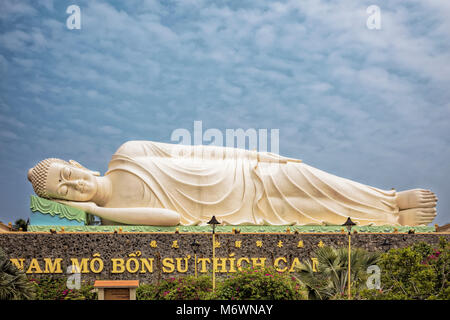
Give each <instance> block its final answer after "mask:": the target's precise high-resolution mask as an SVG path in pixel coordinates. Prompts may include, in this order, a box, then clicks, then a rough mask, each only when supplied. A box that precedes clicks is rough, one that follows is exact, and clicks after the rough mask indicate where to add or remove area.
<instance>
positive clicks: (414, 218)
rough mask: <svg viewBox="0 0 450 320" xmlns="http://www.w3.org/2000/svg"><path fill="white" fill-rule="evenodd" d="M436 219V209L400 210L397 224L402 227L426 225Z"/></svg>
mask: <svg viewBox="0 0 450 320" xmlns="http://www.w3.org/2000/svg"><path fill="white" fill-rule="evenodd" d="M435 217H436V208H414V209H407V210H400V212H399V216H398V223H400V224H401V225H402V226H419V225H427V224H429V223H431V222H432V221H433V219H434V218H435Z"/></svg>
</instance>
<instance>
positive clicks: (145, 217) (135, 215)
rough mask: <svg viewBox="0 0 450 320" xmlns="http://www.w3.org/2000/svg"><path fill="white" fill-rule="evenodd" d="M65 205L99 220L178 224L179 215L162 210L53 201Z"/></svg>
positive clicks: (131, 223)
mask: <svg viewBox="0 0 450 320" xmlns="http://www.w3.org/2000/svg"><path fill="white" fill-rule="evenodd" d="M55 201H57V202H60V203H63V204H65V205H68V206H71V207H75V208H78V209H80V210H83V211H85V212H88V213H90V214H93V215H95V216H98V217H100V218H104V219H107V220H111V221H115V222H120V223H124V224H129V225H152V226H175V225H177V224H179V223H180V215H179V214H178V213H177V212H175V211H173V210H169V209H163V208H147V207H136V208H104V207H99V206H97V205H96V204H95V203H93V202H74V201H64V200H55Z"/></svg>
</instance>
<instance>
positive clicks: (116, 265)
mask: <svg viewBox="0 0 450 320" xmlns="http://www.w3.org/2000/svg"><path fill="white" fill-rule="evenodd" d="M111 262H112V264H113V265H112V270H111V273H123V272H124V271H125V267H124V261H123V259H121V258H119V259H114V258H113V259H111Z"/></svg>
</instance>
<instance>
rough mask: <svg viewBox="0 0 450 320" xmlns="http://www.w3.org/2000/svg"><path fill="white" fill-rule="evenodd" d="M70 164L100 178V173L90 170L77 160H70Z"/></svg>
mask: <svg viewBox="0 0 450 320" xmlns="http://www.w3.org/2000/svg"><path fill="white" fill-rule="evenodd" d="M69 163H70V164H71V165H73V166H74V167H77V168H80V169H83V170H86V171H89V172H90V173H91V174H93V175H94V176H98V177H99V176H100V172H98V171H92V170H89V169H88V168H86V167H84V166H82V165H81V164H80V163H79V162H77V161H75V160H69Z"/></svg>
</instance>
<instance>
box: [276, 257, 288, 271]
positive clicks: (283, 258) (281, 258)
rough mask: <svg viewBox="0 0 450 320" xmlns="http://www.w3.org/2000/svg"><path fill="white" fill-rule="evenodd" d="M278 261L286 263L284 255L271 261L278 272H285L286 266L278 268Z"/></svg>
mask: <svg viewBox="0 0 450 320" xmlns="http://www.w3.org/2000/svg"><path fill="white" fill-rule="evenodd" d="M280 261H283V262H284V263H285V264H287V260H286V258H285V257H278V258H276V259H275V261H274V262H273V266H274V267H275V269H276V270H277V271H279V272H285V271H286V270H287V266H286V267H284V268H282V269H281V268H279V266H278V264H279V263H280Z"/></svg>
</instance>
